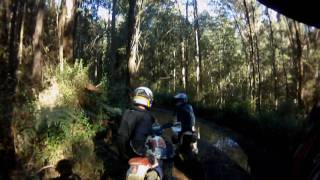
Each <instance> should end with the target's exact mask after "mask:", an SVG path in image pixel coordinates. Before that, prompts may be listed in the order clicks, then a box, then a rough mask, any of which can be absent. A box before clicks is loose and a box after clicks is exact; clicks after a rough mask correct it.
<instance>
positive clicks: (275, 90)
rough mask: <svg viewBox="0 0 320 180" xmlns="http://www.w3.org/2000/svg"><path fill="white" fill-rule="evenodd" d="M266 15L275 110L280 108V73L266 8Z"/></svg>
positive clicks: (270, 22)
mask: <svg viewBox="0 0 320 180" xmlns="http://www.w3.org/2000/svg"><path fill="white" fill-rule="evenodd" d="M266 15H267V17H268V20H269V31H270V34H269V37H270V41H269V42H270V49H271V61H272V74H273V95H274V106H275V109H277V108H278V83H277V81H278V72H277V63H276V62H277V61H276V47H275V44H274V35H273V28H272V21H271V18H270V14H269V10H268V8H266Z"/></svg>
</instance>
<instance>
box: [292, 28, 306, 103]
mask: <svg viewBox="0 0 320 180" xmlns="http://www.w3.org/2000/svg"><path fill="white" fill-rule="evenodd" d="M294 29H295V40H296V60H295V61H296V68H297V70H296V72H297V79H298V87H297V93H298V94H297V96H298V103H299V105H300V106H304V103H303V62H302V42H301V38H300V28H299V25H297V22H294Z"/></svg>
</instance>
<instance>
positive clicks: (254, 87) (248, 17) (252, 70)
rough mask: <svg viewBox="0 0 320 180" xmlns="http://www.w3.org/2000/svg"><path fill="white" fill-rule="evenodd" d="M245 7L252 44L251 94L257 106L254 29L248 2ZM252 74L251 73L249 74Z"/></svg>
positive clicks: (244, 2)
mask: <svg viewBox="0 0 320 180" xmlns="http://www.w3.org/2000/svg"><path fill="white" fill-rule="evenodd" d="M243 5H244V8H245V17H246V21H247V24H248V28H249V34H248V36H249V44H250V54H249V58H250V64H251V78H250V79H251V82H250V87H251V89H250V92H251V93H250V94H251V102H254V103H253V104H254V105H256V103H255V98H256V97H255V94H256V92H255V91H256V90H255V89H256V72H255V59H254V42H253V33H252V27H251V22H250V15H249V10H248V7H247V3H246V0H243ZM249 73H250V72H249ZM253 109H254V110H255V109H256V108H255V107H253Z"/></svg>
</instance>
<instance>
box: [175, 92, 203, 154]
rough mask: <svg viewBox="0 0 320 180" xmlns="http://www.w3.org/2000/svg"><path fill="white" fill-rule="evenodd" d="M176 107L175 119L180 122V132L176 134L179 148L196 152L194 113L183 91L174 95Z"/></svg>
mask: <svg viewBox="0 0 320 180" xmlns="http://www.w3.org/2000/svg"><path fill="white" fill-rule="evenodd" d="M174 103H175V108H176V118H177V119H176V121H177V122H180V123H181V132H180V133H179V134H178V139H177V140H178V141H179V142H180V144H181V149H182V150H184V151H191V152H188V153H192V154H197V153H198V148H197V145H196V140H197V135H196V133H195V115H194V113H193V108H192V106H191V105H190V104H188V96H187V95H186V94H185V93H178V94H176V95H175V96H174Z"/></svg>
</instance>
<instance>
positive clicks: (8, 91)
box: [0, 0, 22, 179]
mask: <svg viewBox="0 0 320 180" xmlns="http://www.w3.org/2000/svg"><path fill="white" fill-rule="evenodd" d="M0 4H1V8H2V9H1V11H0V13H1V14H0V16H1V20H2V23H4V24H3V29H2V31H1V34H0V35H1V39H0V47H4V48H5V49H6V51H4V52H0V57H1V58H2V59H1V60H0V63H1V72H0V74H1V82H0V83H1V85H0V94H1V96H0V105H1V108H0V129H1V131H0V137H1V138H0V154H1V156H0V162H2V163H0V179H11V177H10V174H11V172H12V171H13V170H14V169H15V168H16V166H17V159H16V155H15V148H14V135H13V132H12V130H11V128H12V127H11V126H12V124H11V122H12V119H13V105H14V99H15V89H16V84H17V76H16V70H17V68H18V64H19V61H18V56H17V49H18V47H17V44H18V43H17V39H16V32H19V26H18V22H19V21H17V14H18V11H19V10H21V9H22V8H21V3H20V1H18V0H16V1H7V0H6V1H3V2H1V3H0ZM19 7H20V8H19ZM10 15H11V16H10ZM10 17H11V19H10ZM9 21H10V29H9V28H8V27H7V24H8V22H9Z"/></svg>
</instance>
